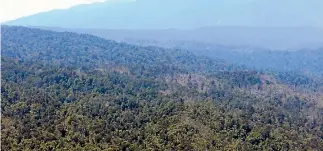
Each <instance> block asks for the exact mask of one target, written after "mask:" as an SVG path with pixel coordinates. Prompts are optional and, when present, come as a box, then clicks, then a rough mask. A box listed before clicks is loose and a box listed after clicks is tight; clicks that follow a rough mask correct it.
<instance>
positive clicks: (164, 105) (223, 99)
mask: <svg viewBox="0 0 323 151" xmlns="http://www.w3.org/2000/svg"><path fill="white" fill-rule="evenodd" d="M2 38H3V41H2V50H1V51H2V56H1V63H2V64H1V74H2V75H1V77H2V79H1V118H2V119H1V133H2V135H3V136H6V137H1V150H53V149H56V150H59V149H61V150H266V149H268V150H288V149H291V150H310V149H312V150H320V149H321V148H323V146H322V145H323V139H322V137H321V136H322V134H323V129H322V125H323V117H322V116H321V113H322V111H323V108H322V107H323V104H322V102H323V100H322V99H323V95H322V91H323V89H322V88H321V89H315V90H313V89H309V88H306V87H305V88H303V87H298V85H294V81H295V82H299V81H301V82H302V83H300V84H303V85H305V86H308V87H310V88H312V86H311V85H310V84H309V83H308V81H310V80H306V79H305V78H304V79H305V80H298V76H297V75H291V76H295V77H293V80H289V79H290V78H288V77H287V78H286V77H280V79H282V80H280V79H278V78H275V76H274V75H271V74H266V73H262V72H257V71H252V70H246V69H243V70H241V68H232V67H234V66H228V65H227V64H223V63H221V62H219V61H215V60H212V59H208V58H201V57H197V56H195V55H193V54H191V53H189V52H185V51H181V50H174V49H163V48H158V47H140V46H135V45H129V44H124V43H116V42H113V41H108V40H104V39H102V38H98V37H95V36H91V35H85V34H75V33H69V32H63V33H59V32H51V31H45V30H39V29H32V28H25V27H7V26H4V27H2ZM102 64H104V66H102ZM162 67H164V68H162ZM284 78H286V79H284ZM281 81H289V82H290V83H288V82H285V83H284V82H281ZM310 82H311V81H310ZM313 83H315V81H313Z"/></svg>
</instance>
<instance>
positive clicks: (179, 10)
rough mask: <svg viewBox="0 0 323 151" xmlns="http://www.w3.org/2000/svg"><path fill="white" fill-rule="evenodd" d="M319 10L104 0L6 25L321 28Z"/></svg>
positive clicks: (273, 4)
mask: <svg viewBox="0 0 323 151" xmlns="http://www.w3.org/2000/svg"><path fill="white" fill-rule="evenodd" d="M322 6H323V2H322V1H320V0H311V1H305V0H296V1H295V0H284V1H281V0H261V1H260V0H226V1H222V0H200V1H198V0H115V1H111V0H108V1H106V2H103V3H94V4H88V5H79V6H75V7H72V8H70V9H63V10H53V11H49V12H45V13H39V14H36V15H33V16H29V17H24V18H21V19H18V20H15V21H11V22H8V24H10V25H29V26H57V27H65V28H99V29H102V28H103V29H169V28H177V29H193V28H199V27H204V26H247V27H267V26H268V27H281V26H283V27H291V26H293V27H295V26H297V27H298V26H314V27H323V21H322V19H321V18H323V11H322V9H321V8H322ZM286 8H288V9H286Z"/></svg>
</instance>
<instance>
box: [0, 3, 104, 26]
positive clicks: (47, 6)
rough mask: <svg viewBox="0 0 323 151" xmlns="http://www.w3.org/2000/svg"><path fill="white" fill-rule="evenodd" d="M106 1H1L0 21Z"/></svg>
mask: <svg viewBox="0 0 323 151" xmlns="http://www.w3.org/2000/svg"><path fill="white" fill-rule="evenodd" d="M104 1H106V0H1V5H0V21H1V22H5V21H9V20H14V19H17V18H20V17H24V16H29V15H33V14H36V13H39V12H45V11H49V10H53V9H67V8H70V7H72V6H75V5H79V4H90V3H95V2H104Z"/></svg>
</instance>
